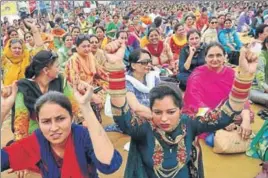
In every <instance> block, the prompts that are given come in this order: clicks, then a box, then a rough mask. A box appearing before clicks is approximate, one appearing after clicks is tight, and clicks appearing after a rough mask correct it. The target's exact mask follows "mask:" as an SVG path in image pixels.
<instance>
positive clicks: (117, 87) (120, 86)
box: [109, 80, 126, 90]
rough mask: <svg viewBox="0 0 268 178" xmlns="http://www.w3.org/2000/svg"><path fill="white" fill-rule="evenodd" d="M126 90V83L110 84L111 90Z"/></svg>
mask: <svg viewBox="0 0 268 178" xmlns="http://www.w3.org/2000/svg"><path fill="white" fill-rule="evenodd" d="M125 88H126V81H125V80H124V81H120V82H109V89H111V90H122V89H125Z"/></svg>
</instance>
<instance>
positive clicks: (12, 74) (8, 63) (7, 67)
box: [2, 39, 30, 86]
mask: <svg viewBox="0 0 268 178" xmlns="http://www.w3.org/2000/svg"><path fill="white" fill-rule="evenodd" d="M12 40H14V39H12ZM18 40H19V39H18ZM10 41H11V40H8V42H7V45H6V46H5V48H4V51H3V56H2V69H3V71H4V72H3V84H4V85H5V86H7V85H11V84H12V83H13V82H14V81H16V80H19V79H21V78H24V77H25V76H24V73H25V70H26V67H27V66H28V65H29V64H30V53H29V51H28V50H27V47H26V45H25V44H24V43H22V54H21V55H20V56H18V57H14V56H13V54H12V52H11V50H10Z"/></svg>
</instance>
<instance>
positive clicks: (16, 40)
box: [10, 38, 23, 44]
mask: <svg viewBox="0 0 268 178" xmlns="http://www.w3.org/2000/svg"><path fill="white" fill-rule="evenodd" d="M15 43H20V44H23V41H22V40H21V39H18V38H13V39H11V40H10V44H15Z"/></svg>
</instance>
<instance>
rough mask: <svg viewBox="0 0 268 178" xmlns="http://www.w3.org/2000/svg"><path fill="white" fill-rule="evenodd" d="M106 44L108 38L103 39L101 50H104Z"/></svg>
mask: <svg viewBox="0 0 268 178" xmlns="http://www.w3.org/2000/svg"><path fill="white" fill-rule="evenodd" d="M107 44H108V38H107V37H105V38H104V39H103V41H102V43H101V49H102V50H104V49H105V47H106V45H107Z"/></svg>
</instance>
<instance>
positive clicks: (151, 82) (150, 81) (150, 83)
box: [104, 71, 160, 118]
mask: <svg viewBox="0 0 268 178" xmlns="http://www.w3.org/2000/svg"><path fill="white" fill-rule="evenodd" d="M156 78H160V77H159V72H158V71H150V72H149V73H148V74H146V76H145V80H146V83H147V86H146V85H144V84H143V83H141V82H140V81H139V80H137V79H135V78H134V77H132V76H130V75H126V80H127V81H129V82H131V83H132V85H133V86H134V87H135V88H136V89H137V90H139V91H140V92H143V93H149V92H150V90H151V89H152V88H153V87H154V86H155V79H156ZM104 114H105V115H106V116H108V117H110V118H113V114H112V105H111V96H110V95H109V94H107V95H106V100H105V105H104Z"/></svg>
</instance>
